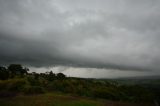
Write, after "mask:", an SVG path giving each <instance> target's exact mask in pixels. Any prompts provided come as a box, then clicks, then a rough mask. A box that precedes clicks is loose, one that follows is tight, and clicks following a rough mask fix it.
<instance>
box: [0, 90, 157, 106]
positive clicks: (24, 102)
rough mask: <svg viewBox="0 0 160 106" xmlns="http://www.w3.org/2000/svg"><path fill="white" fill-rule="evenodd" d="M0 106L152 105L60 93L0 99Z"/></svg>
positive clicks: (149, 105)
mask: <svg viewBox="0 0 160 106" xmlns="http://www.w3.org/2000/svg"><path fill="white" fill-rule="evenodd" d="M0 106H154V105H152V104H143V103H139V104H136V103H128V102H120V101H119V102H118V101H108V100H103V99H93V98H86V97H77V96H71V95H67V94H62V93H45V94H39V95H17V96H15V97H6V98H0Z"/></svg>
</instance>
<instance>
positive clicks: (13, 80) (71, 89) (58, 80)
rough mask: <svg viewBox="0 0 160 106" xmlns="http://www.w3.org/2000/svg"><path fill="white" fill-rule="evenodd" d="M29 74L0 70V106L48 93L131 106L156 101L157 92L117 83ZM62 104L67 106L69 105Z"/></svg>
mask: <svg viewBox="0 0 160 106" xmlns="http://www.w3.org/2000/svg"><path fill="white" fill-rule="evenodd" d="M28 71H29V69H28V68H24V67H22V66H21V65H19V64H11V65H9V66H8V67H7V68H6V67H0V79H1V80H0V97H1V98H3V100H0V101H1V103H0V105H2V104H7V103H6V102H5V100H4V99H5V98H4V97H15V96H16V95H17V94H22V95H24V96H22V98H28V97H26V96H25V95H35V94H44V95H46V94H48V93H49V94H54V93H55V92H61V93H63V94H70V95H72V96H73V97H79V96H80V97H83V98H86V97H87V98H88V97H89V98H90V99H104V100H114V101H127V102H132V103H148V104H150V103H153V101H154V100H155V95H154V94H155V93H156V92H152V90H151V89H148V88H146V87H144V86H141V85H127V84H121V83H117V81H113V80H105V79H83V78H72V77H66V75H64V74H63V73H57V74H55V73H53V72H52V71H50V72H46V73H36V72H33V73H28ZM41 96H42V95H41ZM41 96H40V98H41ZM46 97H47V96H46ZM157 97H158V96H157ZM17 98H19V96H17V97H15V101H17ZM31 98H32V97H31ZM42 98H44V96H42ZM22 101H23V100H22ZM31 101H32V100H31ZM40 101H41V100H40ZM19 102H20V101H18V103H19ZM55 103H57V105H55V104H54V105H53V106H63V104H61V103H60V104H59V101H55ZM64 103H65V104H67V103H68V102H64ZM20 104H21V103H20ZM20 104H14V105H13V106H15V105H16V106H20ZM51 104H52V103H51ZM58 104H59V105H58ZM68 104H69V106H72V105H73V106H75V104H76V106H94V105H95V106H101V105H102V106H103V105H104V104H101V105H100V104H99V102H98V104H97V102H93V101H89V102H88V101H87V102H86V101H84V100H82V101H81V100H80V102H78V101H73V102H71V103H70V102H69V103H68ZM28 105H29V104H28ZM3 106H4V105H3Z"/></svg>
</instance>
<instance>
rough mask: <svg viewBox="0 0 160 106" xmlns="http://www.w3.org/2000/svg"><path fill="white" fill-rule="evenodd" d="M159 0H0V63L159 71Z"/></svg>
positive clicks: (85, 73)
mask: <svg viewBox="0 0 160 106" xmlns="http://www.w3.org/2000/svg"><path fill="white" fill-rule="evenodd" d="M159 17H160V1H159V0H0V64H1V65H8V64H12V63H20V64H23V65H26V66H28V67H29V68H30V70H31V71H36V72H45V71H50V70H52V71H53V72H62V73H65V74H66V75H67V76H76V77H94V78H113V77H130V76H147V75H160V18H159Z"/></svg>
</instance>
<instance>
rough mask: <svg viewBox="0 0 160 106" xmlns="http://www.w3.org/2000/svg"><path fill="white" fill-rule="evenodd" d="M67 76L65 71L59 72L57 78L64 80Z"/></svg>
mask: <svg viewBox="0 0 160 106" xmlns="http://www.w3.org/2000/svg"><path fill="white" fill-rule="evenodd" d="M65 77H66V75H64V74H63V73H58V74H57V79H60V80H63V79H64V78H65Z"/></svg>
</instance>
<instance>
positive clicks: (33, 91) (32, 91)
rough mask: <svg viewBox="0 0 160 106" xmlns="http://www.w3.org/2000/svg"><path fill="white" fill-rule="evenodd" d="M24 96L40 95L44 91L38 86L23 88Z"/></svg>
mask: <svg viewBox="0 0 160 106" xmlns="http://www.w3.org/2000/svg"><path fill="white" fill-rule="evenodd" d="M24 93H25V94H41V93H44V89H43V88H42V87H40V86H26V87H25V88H24Z"/></svg>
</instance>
